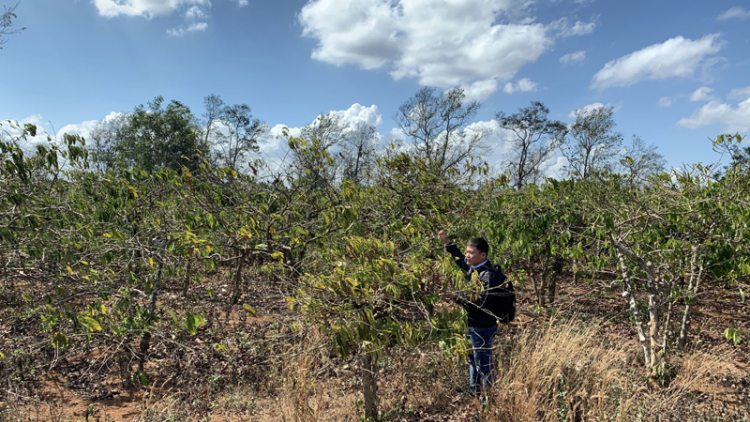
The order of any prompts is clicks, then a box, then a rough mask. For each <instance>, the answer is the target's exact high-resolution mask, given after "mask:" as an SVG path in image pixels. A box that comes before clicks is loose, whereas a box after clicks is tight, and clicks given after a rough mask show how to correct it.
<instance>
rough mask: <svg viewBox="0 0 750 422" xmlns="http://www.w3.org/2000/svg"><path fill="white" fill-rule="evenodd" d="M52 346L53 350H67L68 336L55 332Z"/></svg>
mask: <svg viewBox="0 0 750 422" xmlns="http://www.w3.org/2000/svg"><path fill="white" fill-rule="evenodd" d="M52 345H53V346H54V347H55V349H67V348H68V336H66V335H65V334H63V333H61V332H59V331H58V332H56V333H55V334H54V335H53V336H52Z"/></svg>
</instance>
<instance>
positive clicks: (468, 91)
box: [464, 79, 497, 101]
mask: <svg viewBox="0 0 750 422" xmlns="http://www.w3.org/2000/svg"><path fill="white" fill-rule="evenodd" d="M495 91H497V81H496V80H494V79H485V80H482V81H476V82H474V83H472V84H471V85H469V86H467V87H464V95H466V99H467V100H469V101H473V100H476V101H481V100H484V99H485V98H487V97H489V96H490V95H492V94H494V93H495Z"/></svg>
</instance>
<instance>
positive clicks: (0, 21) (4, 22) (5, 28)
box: [0, 3, 26, 49]
mask: <svg viewBox="0 0 750 422" xmlns="http://www.w3.org/2000/svg"><path fill="white" fill-rule="evenodd" d="M19 4H21V3H16V5H15V6H11V7H7V6H3V8H4V9H5V11H4V12H3V14H2V16H0V49H2V48H3V47H2V45H3V44H5V43H7V42H8V39H7V38H3V35H13V34H17V33H19V32H21V31H25V30H26V27H23V28H13V19H17V18H18V16H17V15H16V8H17V7H18V5H19Z"/></svg>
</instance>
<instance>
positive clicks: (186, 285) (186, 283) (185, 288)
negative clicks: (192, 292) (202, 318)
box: [182, 258, 193, 299]
mask: <svg viewBox="0 0 750 422" xmlns="http://www.w3.org/2000/svg"><path fill="white" fill-rule="evenodd" d="M192 270H193V261H192V260H191V259H190V258H188V265H187V269H186V270H185V280H184V281H183V283H182V296H183V297H184V298H185V299H187V297H188V289H189V288H190V272H191V271H192Z"/></svg>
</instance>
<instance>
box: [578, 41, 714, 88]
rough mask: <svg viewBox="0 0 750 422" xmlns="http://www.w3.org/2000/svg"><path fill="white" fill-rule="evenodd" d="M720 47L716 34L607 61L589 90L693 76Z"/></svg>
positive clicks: (659, 46)
mask: <svg viewBox="0 0 750 422" xmlns="http://www.w3.org/2000/svg"><path fill="white" fill-rule="evenodd" d="M722 46H723V42H722V41H721V40H720V39H719V34H711V35H706V36H704V37H703V38H701V39H698V40H691V39H688V38H684V37H681V36H680V37H675V38H671V39H669V40H667V41H665V42H663V43H661V44H654V45H651V46H648V47H646V48H644V49H642V50H638V51H636V52H633V53H630V54H628V55H626V56H623V57H621V58H619V59H617V60H612V61H610V62H608V63H607V64H605V65H604V67H603V68H602V69H601V70H600V71H599V72H597V73H596V75H594V79H593V81H592V83H591V87H592V88H597V89H606V88H610V87H613V86H629V85H633V84H635V83H636V82H639V81H642V80H647V79H666V78H671V77H688V76H692V75H693V74H694V72H695V70H696V69H697V68H698V67H699V66H700V65H702V64H703V65H705V64H706V63H707V62H709V61H710V59H707V57H708V56H710V55H713V54H716V53H718V52H719V50H721V48H722Z"/></svg>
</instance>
